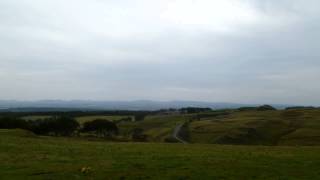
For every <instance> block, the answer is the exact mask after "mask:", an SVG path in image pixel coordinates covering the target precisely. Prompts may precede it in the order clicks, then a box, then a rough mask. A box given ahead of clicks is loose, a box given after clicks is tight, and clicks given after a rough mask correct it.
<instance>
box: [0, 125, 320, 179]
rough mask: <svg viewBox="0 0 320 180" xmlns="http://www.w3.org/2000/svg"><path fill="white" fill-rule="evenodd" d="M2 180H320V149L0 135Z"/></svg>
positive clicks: (6, 132) (9, 132)
mask: <svg viewBox="0 0 320 180" xmlns="http://www.w3.org/2000/svg"><path fill="white" fill-rule="evenodd" d="M0 162H1V163H0V179H272V180H273V179H318V178H319V177H320V171H319V168H320V147H303V146H301V147H285V146H282V147H278V146H274V147H268V146H230V145H205V144H192V145H191V144H188V145H183V144H163V143H112V142H107V141H86V140H82V139H81V138H80V139H79V138H62V137H41V136H35V135H33V134H32V133H30V132H27V131H24V130H0Z"/></svg>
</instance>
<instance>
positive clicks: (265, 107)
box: [257, 105, 277, 111]
mask: <svg viewBox="0 0 320 180" xmlns="http://www.w3.org/2000/svg"><path fill="white" fill-rule="evenodd" d="M257 110H258V111H272V110H277V109H276V108H274V107H272V106H270V105H263V106H259V107H258V108H257Z"/></svg>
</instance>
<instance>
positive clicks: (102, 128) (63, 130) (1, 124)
mask: <svg viewBox="0 0 320 180" xmlns="http://www.w3.org/2000/svg"><path fill="white" fill-rule="evenodd" d="M17 128H19V129H26V130H29V131H32V132H33V133H35V134H38V135H49V136H76V135H79V133H94V134H96V135H97V136H98V137H111V136H113V135H117V134H118V132H119V130H118V127H117V125H116V123H114V122H112V121H108V120H103V119H96V120H93V121H88V122H85V123H84V124H83V125H82V126H80V124H79V122H78V121H76V120H75V119H74V118H72V117H68V116H53V117H50V118H46V119H38V120H24V119H22V118H19V117H15V116H4V117H0V129H17Z"/></svg>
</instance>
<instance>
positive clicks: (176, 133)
mask: <svg viewBox="0 0 320 180" xmlns="http://www.w3.org/2000/svg"><path fill="white" fill-rule="evenodd" d="M182 126H183V124H179V125H177V126H176V127H175V128H174V131H173V134H172V136H173V138H175V139H176V140H178V141H179V142H181V143H183V144H188V142H187V141H185V140H183V139H181V138H180V137H179V135H178V134H179V132H180V130H181V128H182Z"/></svg>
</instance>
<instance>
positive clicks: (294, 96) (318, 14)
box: [0, 0, 320, 105]
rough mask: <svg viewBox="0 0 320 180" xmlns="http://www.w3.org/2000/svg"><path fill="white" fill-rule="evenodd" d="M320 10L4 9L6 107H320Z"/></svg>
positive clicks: (79, 4)
mask: <svg viewBox="0 0 320 180" xmlns="http://www.w3.org/2000/svg"><path fill="white" fill-rule="evenodd" d="M319 47H320V1H319V0H308V1H306V0H68V1H65V0H54V1H53V0H0V99H3V100H43V99H60V100H75V99H77V100H161V101H170V100H195V101H210V102H234V103H272V104H301V105H320V93H319V92H320V83H319V79H320V49H319Z"/></svg>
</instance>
